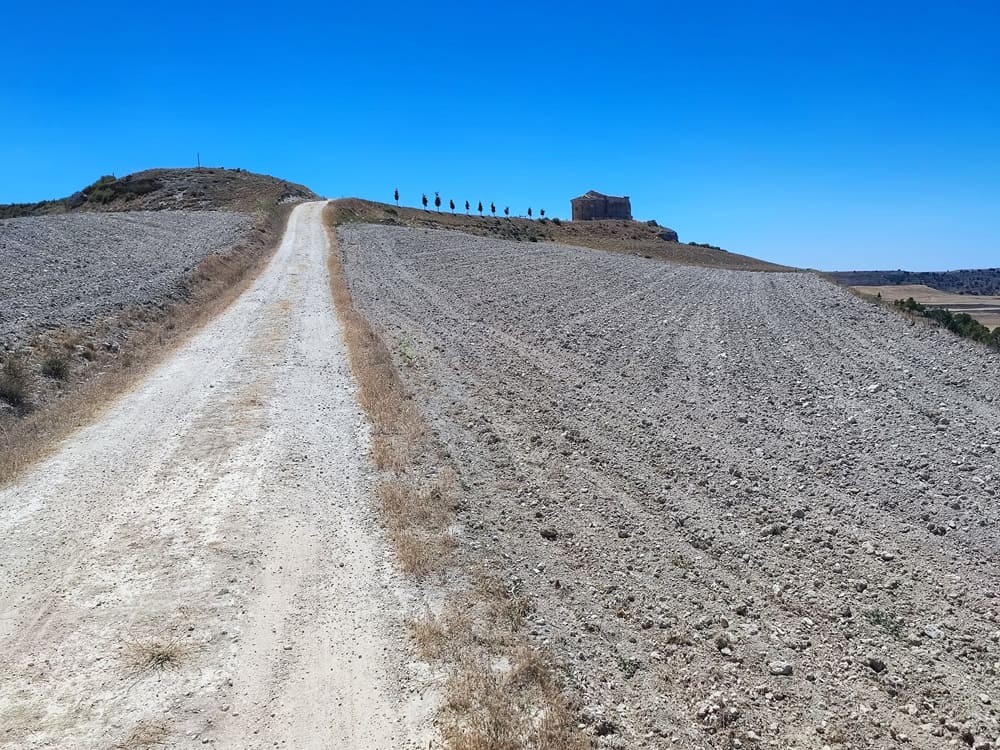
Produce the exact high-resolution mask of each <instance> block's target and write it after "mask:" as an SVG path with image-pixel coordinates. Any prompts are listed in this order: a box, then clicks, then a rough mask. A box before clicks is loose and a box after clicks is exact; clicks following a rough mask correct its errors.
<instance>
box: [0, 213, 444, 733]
mask: <svg viewBox="0 0 1000 750" xmlns="http://www.w3.org/2000/svg"><path fill="white" fill-rule="evenodd" d="M322 208H323V204H321V203H309V204H305V205H302V206H300V207H298V208H296V209H295V211H294V213H293V214H292V217H291V219H290V220H289V226H288V229H287V231H286V234H285V238H284V241H283V243H282V245H281V247H280V249H279V250H278V252H277V255H276V256H275V258H274V259H273V260H272V262H271V263H270V265H269V266H268V268H267V270H266V271H265V272H264V273H263V275H262V276H261V277H260V278H259V279H258V281H257V282H256V283H255V284H254V286H252V287H251V289H250V290H248V291H247V292H246V293H245V294H244V295H243V296H242V297H240V299H239V300H238V301H237V302H236V303H235V304H234V305H233V306H232V307H231V308H230V309H229V310H228V311H227V312H226V313H225V314H224V315H223V316H221V317H220V318H218V319H217V320H216V321H214V322H213V323H211V324H210V325H208V326H207V327H206V328H205V329H204V330H203V331H202V332H201V333H200V334H198V335H197V336H196V337H195V338H193V339H192V340H191V341H190V342H189V343H188V344H186V345H185V346H184V347H183V348H182V349H180V350H179V351H178V352H176V354H175V355H174V356H173V357H172V358H171V359H169V360H168V361H167V362H166V363H165V364H164V365H163V366H162V367H160V368H159V369H157V370H156V371H155V372H154V373H153V374H152V375H151V376H150V377H149V378H148V379H147V380H146V381H145V382H144V383H143V384H142V385H140V386H139V387H138V388H137V389H136V390H135V391H133V392H132V393H130V394H128V395H127V396H125V397H124V398H123V399H122V400H121V401H119V402H118V403H117V404H116V405H115V406H113V407H112V408H111V409H110V410H109V411H108V412H107V414H106V415H105V416H104V417H103V418H102V419H101V420H100V421H99V422H97V423H96V424H94V425H92V426H90V427H87V428H85V429H83V430H81V431H80V432H79V433H77V434H76V435H75V436H73V437H72V438H70V439H68V440H67V441H66V442H65V443H64V445H63V446H62V447H61V449H60V450H59V451H58V452H57V453H56V454H55V455H54V456H53V457H52V458H51V459H49V460H47V461H45V462H44V463H41V464H39V465H38V466H37V467H36V468H35V469H34V470H33V471H32V472H31V473H30V474H28V475H27V476H25V477H24V478H23V479H22V480H21V481H19V482H18V484H16V485H15V486H11V487H8V488H6V489H4V490H0V538H2V539H3V540H4V542H3V544H2V545H0V746H3V747H10V748H19V749H20V748H42V747H60V748H111V747H147V746H149V747H160V746H167V747H171V748H189V747H190V748H194V747H199V748H200V747H206V746H209V747H218V748H240V749H242V748H264V747H267V748H271V747H276V746H280V747H295V748H331V747H337V748H358V749H361V748H364V749H365V750H371V749H373V748H384V749H385V750H389V749H390V748H392V749H395V748H400V747H409V746H410V745H408V744H407V743H408V742H409V741H411V740H412V741H414V742H415V743H418V744H419V746H420V747H426V746H427V738H426V736H425V731H426V720H425V719H426V713H427V711H428V709H429V708H430V706H429V704H430V702H431V701H430V699H429V698H428V699H425V698H424V697H423V694H422V693H421V692H420V691H419V690H417V688H418V687H419V685H418V684H417V682H416V679H415V677H414V675H415V673H414V672H413V671H412V667H411V665H410V664H409V663H408V661H407V657H406V656H405V655H404V653H403V650H404V646H403V644H404V643H405V628H404V625H403V623H402V622H401V620H402V618H403V617H404V613H405V612H407V611H408V608H409V607H410V606H411V604H412V600H411V597H412V593H411V592H410V590H409V589H408V588H407V585H406V584H405V582H403V581H401V580H400V579H398V578H397V577H396V576H395V574H394V573H393V572H392V570H393V568H392V564H391V555H390V552H389V550H388V548H387V546H386V542H385V540H384V539H383V536H382V533H381V531H380V530H379V527H378V524H377V522H376V520H375V518H374V517H373V511H372V506H371V499H370V476H369V470H368V468H367V465H366V461H365V456H366V455H367V441H368V434H367V426H366V425H367V422H366V421H365V418H364V417H363V415H362V413H361V412H360V411H359V409H358V407H357V406H356V404H355V402H354V400H353V392H354V385H353V382H352V380H351V376H350V374H349V370H348V366H347V364H346V361H345V355H344V351H343V348H342V344H341V339H340V332H339V326H338V323H337V321H336V318H335V317H334V314H333V308H332V303H331V299H330V291H329V287H328V278H327V272H326V257H327V240H326V235H325V231H324V229H323V227H322V224H321V221H320V213H321V210H322ZM87 218H88V219H90V218H91V217H87ZM93 218H98V217H93ZM99 218H101V219H103V218H105V217H99ZM174 219H175V220H177V221H189V217H184V216H176V217H174ZM241 222H242V219H241V218H239V217H231V218H229V219H225V220H224V221H223V222H222V225H215V226H224V227H229V229H228V230H226V231H229V230H234V231H235V228H236V227H239V226H242V224H241ZM153 226H154V227H157V226H158V225H153ZM160 229H162V226H160ZM151 231H152V230H151ZM156 231H159V229H157V230H156ZM223 234H225V232H223ZM220 236H221V235H220ZM220 241H221V240H220ZM199 252H200V251H199ZM418 741H419V742H418Z"/></svg>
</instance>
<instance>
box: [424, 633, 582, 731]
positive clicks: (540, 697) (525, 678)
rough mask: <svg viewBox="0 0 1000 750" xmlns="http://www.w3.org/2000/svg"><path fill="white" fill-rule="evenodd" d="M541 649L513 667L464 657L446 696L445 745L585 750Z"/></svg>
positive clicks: (524, 653)
mask: <svg viewBox="0 0 1000 750" xmlns="http://www.w3.org/2000/svg"><path fill="white" fill-rule="evenodd" d="M553 674H554V670H553V668H552V666H551V665H550V664H549V663H548V662H547V661H546V660H545V659H544V657H543V656H542V655H541V654H539V653H538V652H537V651H533V650H531V649H528V648H524V647H522V648H520V649H518V650H517V651H515V652H514V654H513V657H512V658H511V659H510V663H503V662H498V661H496V660H494V661H488V660H483V659H482V658H481V657H475V656H473V657H465V658H463V660H462V661H461V662H460V664H459V667H458V669H457V672H456V676H455V677H454V678H453V679H452V680H450V681H449V684H448V690H447V694H446V697H445V709H444V712H445V713H444V718H445V721H444V727H443V734H444V738H445V741H446V742H447V743H448V746H449V747H450V748H452V750H521V749H522V748H534V749H536V750H583V749H584V748H586V747H588V743H587V741H586V739H585V738H584V737H582V736H581V735H580V734H579V733H578V732H577V731H576V730H575V728H574V722H573V712H572V710H571V708H570V706H569V705H568V703H567V702H566V700H565V698H564V697H563V695H562V693H561V689H560V686H559V684H558V683H557V682H556V680H555V679H554V678H553V676H552V675H553Z"/></svg>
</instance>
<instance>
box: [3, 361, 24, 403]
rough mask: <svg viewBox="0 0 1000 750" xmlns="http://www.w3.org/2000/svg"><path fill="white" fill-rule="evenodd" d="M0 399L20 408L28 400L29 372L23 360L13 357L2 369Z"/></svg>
mask: <svg viewBox="0 0 1000 750" xmlns="http://www.w3.org/2000/svg"><path fill="white" fill-rule="evenodd" d="M0 398H2V399H3V400H4V401H6V402H7V403H8V404H10V405H11V406H20V405H21V404H23V403H24V402H25V400H27V398H28V371H27V369H26V368H25V366H24V364H23V363H22V362H21V360H19V359H16V358H14V357H11V358H10V359H8V360H7V361H6V362H4V365H3V369H0Z"/></svg>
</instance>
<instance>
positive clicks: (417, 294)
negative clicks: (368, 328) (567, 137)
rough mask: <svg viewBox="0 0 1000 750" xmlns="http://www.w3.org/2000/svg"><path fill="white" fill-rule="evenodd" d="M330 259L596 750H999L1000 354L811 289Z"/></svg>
mask: <svg viewBox="0 0 1000 750" xmlns="http://www.w3.org/2000/svg"><path fill="white" fill-rule="evenodd" d="M340 243H341V249H342V253H343V255H344V259H345V267H346V272H347V274H348V278H349V282H350V286H351V289H352V293H353V295H354V299H355V303H356V304H357V305H358V306H359V308H360V309H361V310H362V311H363V312H364V314H366V315H367V316H368V317H369V319H370V320H371V321H372V322H373V323H374V324H375V325H376V327H377V328H378V329H380V330H381V331H382V332H383V334H384V335H385V337H386V339H387V342H388V343H389V344H390V346H391V347H394V348H395V349H396V350H397V351H400V352H402V355H401V356H400V361H401V370H402V372H403V373H404V376H405V378H406V380H407V384H408V386H409V387H410V388H411V389H412V390H413V391H414V392H415V394H416V397H417V398H418V400H419V402H420V403H421V405H422V407H423V408H424V409H425V411H426V413H427V416H428V419H429V421H430V424H431V425H432V426H433V429H434V431H435V433H436V435H437V437H438V440H439V442H440V443H441V444H442V445H444V446H447V447H448V449H449V450H450V451H451V455H452V461H454V463H455V465H456V468H457V469H458V470H459V472H460V474H461V476H462V479H463V481H464V482H465V484H466V485H467V487H468V494H467V496H466V497H465V498H464V499H463V505H462V508H463V509H462V511H461V513H460V525H459V530H458V532H459V538H460V541H461V550H462V552H461V554H463V555H465V556H467V558H468V559H469V560H483V561H485V563H486V564H487V565H488V566H489V567H490V568H491V569H493V570H495V571H497V572H498V574H501V575H506V576H507V578H508V579H509V580H510V582H511V583H514V582H520V584H519V585H520V586H521V587H522V588H523V590H524V591H525V592H527V593H528V594H530V595H531V596H532V597H533V599H534V602H535V612H534V614H533V616H532V623H533V625H532V632H533V635H534V637H535V639H536V641H537V643H539V644H544V645H546V646H547V647H548V648H550V649H551V650H552V652H553V653H554V654H555V655H556V657H557V658H558V660H559V661H560V662H561V663H562V664H563V665H564V667H565V669H566V674H567V676H568V680H569V683H570V688H571V691H572V692H573V694H574V695H575V697H576V699H577V700H578V705H579V710H580V715H581V718H582V720H583V721H584V722H585V723H587V725H588V730H587V731H588V732H590V733H591V734H592V735H593V736H594V740H595V742H596V743H597V745H598V746H599V747H621V748H642V747H650V748H652V747H656V748H661V747H662V748H676V747H699V748H719V747H769V748H823V747H831V748H896V747H901V746H909V747H914V748H927V749H928V750H930V749H931V748H935V749H937V748H941V747H946V746H949V745H951V744H957V745H959V746H972V747H974V748H979V750H984V749H986V748H990V747H991V746H992V747H993V748H996V747H998V746H1000V745H998V740H997V737H998V735H1000V725H998V720H997V705H998V703H1000V679H998V673H1000V647H998V641H1000V624H998V611H1000V600H998V598H997V597H998V594H1000V555H998V552H1000V543H998V539H997V529H998V528H1000V503H998V498H1000V490H998V488H1000V485H998V480H1000V471H998V458H997V455H996V449H997V446H998V443H1000V359H998V358H997V356H996V354H995V353H994V352H990V351H989V350H986V349H983V348H980V347H978V346H976V345H974V344H971V343H968V342H965V341H962V340H959V339H957V338H954V337H953V336H951V335H950V334H948V333H947V332H944V331H940V330H936V329H932V328H928V327H925V326H923V325H920V324H917V325H913V324H911V323H909V322H908V321H907V320H906V319H904V318H903V317H900V316H898V315H896V314H894V313H891V312H889V311H886V310H883V309H881V308H878V307H876V306H874V305H871V304H869V303H866V302H864V301H861V300H859V299H857V298H855V297H853V296H852V295H850V294H849V293H847V292H846V291H844V290H841V289H839V288H837V287H835V286H833V285H832V284H829V283H826V282H824V281H823V280H821V279H819V278H816V277H814V276H812V275H808V274H798V273H788V274H755V273H748V272H738V271H720V270H710V269H700V268H692V267H681V266H672V265H669V264H664V263H654V262H650V261H645V260H643V259H641V258H633V257H627V256H622V255H611V254H605V253H602V252H598V251H589V250H581V249H575V248H569V247H563V246H557V245H549V244H541V243H539V244H536V245H531V246H528V245H525V244H515V243H508V242H503V241H498V240H490V239H482V238H473V237H468V236H464V235H459V234H455V233H447V232H438V231H420V230H410V229H404V228H396V227H374V226H363V225H349V226H345V227H344V228H342V229H341V230H340Z"/></svg>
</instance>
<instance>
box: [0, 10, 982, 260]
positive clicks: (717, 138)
mask: <svg viewBox="0 0 1000 750" xmlns="http://www.w3.org/2000/svg"><path fill="white" fill-rule="evenodd" d="M3 25H4V29H5V33H4V43H3V45H0V103H2V107H0V113H2V116H0V163H2V165H3V167H2V170H0V202H20V201H33V200H40V199H43V198H51V197H58V196H62V195H67V194H69V193H71V192H73V191H74V190H76V189H78V188H80V187H81V186H83V185H85V184H87V183H89V182H91V181H93V180H94V179H96V178H97V177H98V176H100V175H101V174H105V173H114V174H117V175H119V176H120V175H124V174H127V173H129V172H133V171H137V170H140V169H144V168H148V167H153V166H180V165H190V164H193V163H194V161H195V155H196V153H197V152H200V153H201V158H202V162H203V163H204V164H208V165H218V166H228V167H242V168H245V169H250V170H253V171H259V172H267V173H270V174H275V175H278V176H281V177H285V178H287V179H290V180H293V181H296V182H302V183H305V184H307V185H309V186H310V187H312V188H313V189H314V190H316V191H318V192H320V193H323V194H325V195H327V196H331V197H336V196H342V195H357V196H362V197H366V198H373V199H381V200H390V199H391V195H392V191H393V189H394V188H397V187H398V188H399V190H400V192H401V193H402V196H403V199H404V201H405V202H410V203H417V202H418V201H419V197H420V194H421V193H423V192H427V193H428V194H430V195H433V192H434V191H436V190H437V191H440V192H441V194H442V197H443V198H444V199H445V200H447V199H448V198H452V197H454V198H455V199H456V202H460V201H461V202H464V200H465V199H466V198H468V199H469V200H471V201H472V202H473V203H475V202H476V201H477V200H480V199H481V200H483V201H484V202H485V203H488V202H489V201H491V200H494V201H496V202H497V204H498V205H501V206H503V205H509V206H510V207H511V210H512V213H524V212H525V211H526V210H527V207H528V206H532V207H534V208H535V209H536V210H537V209H538V208H545V209H546V210H547V213H549V214H550V215H555V216H566V215H567V214H568V213H569V198H570V197H572V196H574V195H577V194H579V193H582V192H584V191H586V190H588V189H592V188H593V189H597V190H601V191H604V192H608V193H625V194H629V195H631V196H632V203H633V211H634V213H635V215H636V217H637V218H642V219H647V218H655V219H657V220H659V221H660V223H662V224H665V225H668V226H671V227H673V228H675V229H676V230H677V231H678V232H679V233H680V235H681V238H682V239H685V240H693V241H700V242H711V243H714V244H718V245H722V246H723V247H726V248H728V249H731V250H734V251H738V252H745V253H748V254H751V255H756V256H760V257H764V258H767V259H770V260H775V261H780V262H785V263H791V264H794V265H800V266H806V267H816V268H824V269H852V268H900V267H902V268H911V269H944V268H963V267H964V268H968V267H984V266H1000V4H998V3H996V2H963V1H962V0H957V1H956V2H950V3H945V2H941V3H921V2H919V0H917V1H915V2H914V1H912V0H911V2H907V3H897V2H892V1H888V2H877V3H872V2H864V3H861V2H853V1H852V0H847V1H845V2H837V3H825V4H818V3H811V2H801V3H792V2H766V1H765V2H754V3H747V2H715V3H711V2H708V3H700V4H699V3H690V2H685V3H671V2H663V3H650V2H628V1H625V2H618V3H613V4H607V3H603V2H602V3H591V2H588V0H583V1H582V2H579V3H577V4H576V5H575V10H570V6H569V5H564V4H558V5H555V4H552V5H549V4H544V3H538V4H526V3H525V4H522V3H513V4H511V3H496V4H482V3H450V2H438V3H420V4H418V3H406V4H397V3H394V2H391V1H390V2H382V3H367V4H365V3H338V2H326V3H320V4H299V3H294V4H293V3H289V4H286V5H285V6H280V5H274V4H267V5H264V4H255V3H252V2H244V3H230V2H202V3H193V2H187V1H186V0H180V1H179V2H150V3H135V2H129V3H124V2H103V3H96V4H95V3H77V2H74V3H63V2H55V3H48V4H45V5H44V6H32V5H29V4H24V3H17V4H9V5H8V7H6V8H5V10H4V23H3Z"/></svg>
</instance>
